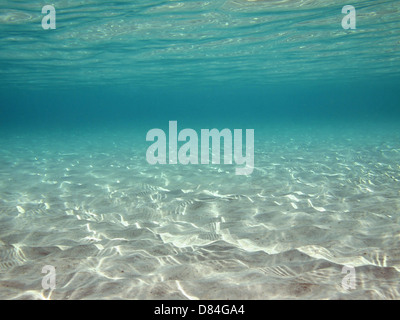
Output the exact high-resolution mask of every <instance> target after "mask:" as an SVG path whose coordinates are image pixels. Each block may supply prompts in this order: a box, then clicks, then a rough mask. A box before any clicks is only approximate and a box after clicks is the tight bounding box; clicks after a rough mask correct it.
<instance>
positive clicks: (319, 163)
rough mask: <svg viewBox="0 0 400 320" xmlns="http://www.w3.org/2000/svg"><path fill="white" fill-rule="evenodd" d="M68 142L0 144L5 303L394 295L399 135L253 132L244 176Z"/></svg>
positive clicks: (72, 138) (399, 236) (0, 292)
mask: <svg viewBox="0 0 400 320" xmlns="http://www.w3.org/2000/svg"><path fill="white" fill-rule="evenodd" d="M367 131H368V130H367ZM63 135H66V134H65V133H64V134H63V133H58V134H50V133H48V134H45V133H38V134H36V135H32V134H20V135H18V134H9V135H3V136H2V138H1V145H2V148H1V150H0V298H1V299H44V298H49V299H121V298H122V299H399V297H400V291H399V290H400V282H399V271H400V249H399V248H400V224H399V220H400V197H399V196H400V194H399V190H400V184H399V180H400V167H399V163H400V162H399V160H400V139H399V134H398V133H395V132H390V131H388V132H386V133H382V134H381V135H380V134H376V133H373V132H370V135H365V134H360V135H356V134H354V133H346V134H342V135H341V134H339V133H335V134H333V133H332V132H331V133H326V134H322V135H321V134H311V133H310V132H309V131H304V132H303V133H302V134H290V133H287V134H285V135H282V134H277V133H276V132H275V133H271V134H268V133H263V132H257V131H256V135H255V137H256V141H255V169H254V172H253V173H252V174H251V175H250V176H237V175H235V173H234V169H235V167H234V166H233V165H218V166H217V165H187V166H184V165H163V166H161V165H156V166H151V165H149V164H148V163H147V162H146V160H145V151H146V148H147V145H146V142H145V140H144V134H143V133H142V135H141V136H140V139H137V138H136V139H137V140H139V141H137V142H136V143H133V140H132V139H134V138H133V137H136V136H135V135H132V136H131V137H130V136H129V135H126V134H115V135H113V134H110V135H107V137H106V138H101V139H100V138H99V137H98V135H97V134H95V133H93V134H90V133H87V134H76V135H74V134H70V135H66V136H63ZM142 136H143V137H142ZM45 265H51V266H54V267H55V269H56V288H55V289H54V290H44V289H43V288H42V279H43V276H44V274H43V273H42V268H43V267H44V266H45ZM344 266H350V267H354V268H355V269H354V270H355V284H356V288H355V289H350V290H346V289H345V288H343V286H342V280H343V278H344V277H345V276H346V274H345V273H342V270H343V267H344Z"/></svg>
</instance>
